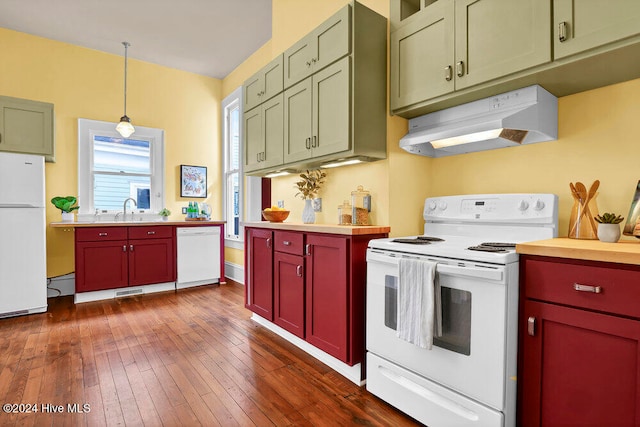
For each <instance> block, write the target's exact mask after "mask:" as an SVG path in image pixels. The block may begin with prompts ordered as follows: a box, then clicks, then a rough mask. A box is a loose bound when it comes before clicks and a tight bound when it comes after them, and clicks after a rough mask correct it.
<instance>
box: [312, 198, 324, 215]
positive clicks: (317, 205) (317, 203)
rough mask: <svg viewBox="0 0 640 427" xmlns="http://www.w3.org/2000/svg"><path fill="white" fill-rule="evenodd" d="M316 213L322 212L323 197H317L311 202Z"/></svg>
mask: <svg viewBox="0 0 640 427" xmlns="http://www.w3.org/2000/svg"><path fill="white" fill-rule="evenodd" d="M311 205H312V206H313V211H314V212H322V197H317V198H315V199H313V200H312V201H311Z"/></svg>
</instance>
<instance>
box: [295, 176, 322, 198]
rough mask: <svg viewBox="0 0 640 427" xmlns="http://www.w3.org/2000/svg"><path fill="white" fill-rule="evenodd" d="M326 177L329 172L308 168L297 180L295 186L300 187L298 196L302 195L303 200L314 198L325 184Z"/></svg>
mask: <svg viewBox="0 0 640 427" xmlns="http://www.w3.org/2000/svg"><path fill="white" fill-rule="evenodd" d="M326 177H327V174H326V173H324V172H323V171H321V170H320V169H314V170H312V171H309V170H307V171H306V173H301V174H300V178H301V179H300V181H298V182H296V185H295V187H294V188H297V189H298V192H297V193H296V197H298V196H300V198H301V199H303V200H307V199H313V198H314V197H315V196H316V195H317V194H318V191H320V187H321V186H322V184H324V178H326Z"/></svg>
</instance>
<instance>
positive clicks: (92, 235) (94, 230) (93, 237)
mask: <svg viewBox="0 0 640 427" xmlns="http://www.w3.org/2000/svg"><path fill="white" fill-rule="evenodd" d="M126 239H127V228H126V227H89V228H76V241H78V242H99V241H103V240H126Z"/></svg>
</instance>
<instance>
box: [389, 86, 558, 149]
mask: <svg viewBox="0 0 640 427" xmlns="http://www.w3.org/2000/svg"><path fill="white" fill-rule="evenodd" d="M557 138H558V99H557V98H556V97H555V96H553V95H552V94H550V93H549V92H547V91H546V90H544V89H543V88H542V87H540V86H538V85H534V86H529V87H526V88H523V89H518V90H514V91H511V92H507V93H503V94H500V95H496V96H492V97H490V98H485V99H480V100H478V101H473V102H470V103H468V104H463V105H458V106H456V107H451V108H447V109H444V110H440V111H436V112H434V113H429V114H425V115H424V116H420V117H415V118H413V119H411V120H409V133H407V134H406V135H405V136H404V137H402V139H400V147H401V148H403V149H404V150H406V151H408V152H410V153H414V154H420V155H422V156H428V157H443V156H451V155H454V154H463V153H471V152H475V151H484V150H493V149H495V148H504V147H514V146H519V145H523V144H531V143H534V142H543V141H552V140H555V139H557Z"/></svg>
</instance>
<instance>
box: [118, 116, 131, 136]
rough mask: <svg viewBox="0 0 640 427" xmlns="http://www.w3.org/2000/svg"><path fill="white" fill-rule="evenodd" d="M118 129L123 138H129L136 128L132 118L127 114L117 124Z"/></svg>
mask: <svg viewBox="0 0 640 427" xmlns="http://www.w3.org/2000/svg"><path fill="white" fill-rule="evenodd" d="M116 130H117V131H118V133H119V134H120V135H122V137H123V138H128V137H129V136H131V134H132V133H134V132H135V131H136V130H135V128H134V127H133V125H132V124H131V119H130V118H129V117H127V116H122V117H120V123H118V126H116Z"/></svg>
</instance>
